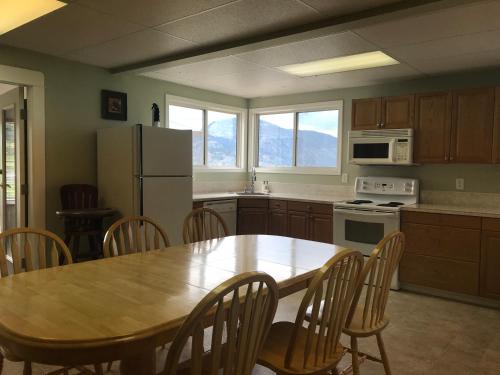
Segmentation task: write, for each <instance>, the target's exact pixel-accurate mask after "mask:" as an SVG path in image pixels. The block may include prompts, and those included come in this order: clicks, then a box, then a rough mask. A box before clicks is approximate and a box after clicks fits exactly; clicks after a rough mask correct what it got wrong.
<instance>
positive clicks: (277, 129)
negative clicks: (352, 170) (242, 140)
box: [252, 101, 342, 174]
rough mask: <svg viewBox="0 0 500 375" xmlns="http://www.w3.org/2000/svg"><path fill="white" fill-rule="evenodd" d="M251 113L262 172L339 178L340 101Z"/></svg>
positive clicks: (257, 155)
mask: <svg viewBox="0 0 500 375" xmlns="http://www.w3.org/2000/svg"><path fill="white" fill-rule="evenodd" d="M252 112H253V115H252V119H253V120H254V127H255V129H254V130H255V131H254V135H255V139H256V141H257V142H256V143H257V146H256V147H255V150H254V155H253V159H254V163H255V165H256V167H258V168H259V169H260V170H261V171H263V172H284V173H312V174H314V173H317V174H340V166H341V160H340V155H341V154H340V146H341V144H342V143H341V136H342V127H341V121H342V102H341V101H336V102H329V103H318V104H313V105H301V106H297V107H295V108H274V109H273V108H261V109H256V110H253V111H252Z"/></svg>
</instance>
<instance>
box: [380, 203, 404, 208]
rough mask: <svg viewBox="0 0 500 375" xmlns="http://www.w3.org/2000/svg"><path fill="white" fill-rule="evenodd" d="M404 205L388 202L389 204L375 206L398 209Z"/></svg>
mask: <svg viewBox="0 0 500 375" xmlns="http://www.w3.org/2000/svg"><path fill="white" fill-rule="evenodd" d="M403 205H404V203H401V202H389V203H381V204H377V206H379V207H399V206H403Z"/></svg>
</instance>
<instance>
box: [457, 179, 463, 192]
mask: <svg viewBox="0 0 500 375" xmlns="http://www.w3.org/2000/svg"><path fill="white" fill-rule="evenodd" d="M464 185H465V181H464V179H463V178H457V179H456V180H455V188H456V189H457V190H464Z"/></svg>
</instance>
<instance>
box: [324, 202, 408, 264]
mask: <svg viewBox="0 0 500 375" xmlns="http://www.w3.org/2000/svg"><path fill="white" fill-rule="evenodd" d="M333 215H334V217H333V223H334V224H333V227H334V228H333V243H334V244H335V245H339V246H342V247H348V248H351V249H355V250H359V251H361V252H362V253H363V255H364V256H370V254H371V253H372V251H373V249H374V248H375V245H376V244H377V243H379V242H380V240H382V238H384V237H385V236H386V235H388V234H389V233H392V232H394V231H396V230H399V212H398V211H394V212H382V211H367V210H358V209H350V208H340V207H339V208H335V209H334V211H333Z"/></svg>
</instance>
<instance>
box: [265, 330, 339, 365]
mask: <svg viewBox="0 0 500 375" xmlns="http://www.w3.org/2000/svg"><path fill="white" fill-rule="evenodd" d="M294 327H295V324H294V323H292V322H277V323H274V324H273V325H272V326H271V329H270V331H269V334H268V336H267V339H266V341H265V343H264V346H263V348H262V350H261V352H260V354H259V358H258V359H257V363H259V364H262V365H264V366H266V367H268V368H270V369H271V370H273V371H274V372H276V373H278V374H324V373H325V372H326V371H327V370H330V369H333V368H335V367H336V365H337V364H338V363H339V362H340V360H341V359H342V356H343V353H344V347H343V346H342V345H341V344H340V343H339V344H338V345H337V347H336V350H335V352H334V354H333V356H331V357H328V358H326V360H325V361H322V358H321V359H319V360H318V363H315V356H314V354H311V355H310V357H309V358H308V361H307V364H306V366H305V367H306V368H305V369H304V366H303V353H304V349H305V341H306V340H305V339H306V335H307V329H306V328H303V329H302V330H301V331H300V333H299V335H298V338H297V340H296V342H295V353H296V354H295V356H294V358H293V361H292V363H291V366H290V368H285V357H286V352H287V350H288V345H289V343H290V340H291V336H292V333H293V330H294Z"/></svg>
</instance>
